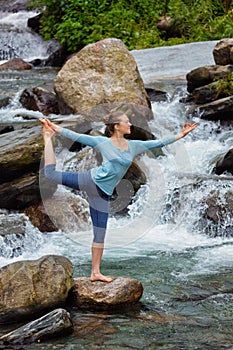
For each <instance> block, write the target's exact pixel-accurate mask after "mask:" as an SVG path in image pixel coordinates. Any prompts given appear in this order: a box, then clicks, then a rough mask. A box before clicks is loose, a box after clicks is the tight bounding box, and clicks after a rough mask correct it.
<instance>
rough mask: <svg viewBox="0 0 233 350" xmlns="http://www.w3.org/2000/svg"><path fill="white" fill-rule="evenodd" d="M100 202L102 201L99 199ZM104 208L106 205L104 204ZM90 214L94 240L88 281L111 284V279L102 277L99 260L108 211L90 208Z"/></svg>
mask: <svg viewBox="0 0 233 350" xmlns="http://www.w3.org/2000/svg"><path fill="white" fill-rule="evenodd" d="M101 200H104V199H102V198H101ZM104 206H105V207H106V203H105V204H104ZM90 214H91V219H92V224H93V233H94V239H93V243H92V249H91V250H92V269H91V277H90V280H91V281H92V282H94V281H103V282H112V278H111V277H107V276H104V275H103V274H102V273H101V272H100V265H101V259H102V255H103V251H104V238H105V233H106V228H107V221H108V211H107V212H102V211H100V210H98V209H94V208H93V207H90Z"/></svg>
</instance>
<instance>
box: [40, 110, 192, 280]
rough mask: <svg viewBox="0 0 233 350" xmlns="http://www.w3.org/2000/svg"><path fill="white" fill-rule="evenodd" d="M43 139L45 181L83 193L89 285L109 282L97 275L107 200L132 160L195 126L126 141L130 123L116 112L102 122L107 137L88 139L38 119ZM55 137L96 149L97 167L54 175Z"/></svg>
mask: <svg viewBox="0 0 233 350" xmlns="http://www.w3.org/2000/svg"><path fill="white" fill-rule="evenodd" d="M40 122H41V123H42V131H43V138H44V144H45V147H44V162H45V164H44V165H45V168H44V172H45V177H46V178H48V179H49V180H51V181H54V182H56V183H58V184H63V185H65V186H68V187H71V188H75V189H79V190H81V191H85V192H86V193H87V197H88V202H89V206H90V215H91V219H92V224H93V233H94V238H93V243H92V271H91V276H90V280H91V281H93V282H94V281H103V282H111V281H112V278H111V277H108V276H104V275H102V274H101V272H100V263H101V259H102V254H103V249H104V238H105V232H106V227H107V221H108V213H109V200H110V196H111V195H112V193H113V191H114V188H115V187H116V186H117V184H118V183H119V182H120V181H121V179H122V178H123V176H124V175H125V173H126V172H127V170H128V168H129V167H130V165H131V163H132V161H133V159H134V157H135V156H136V155H137V154H140V153H142V152H144V151H146V150H150V149H153V148H156V147H163V146H165V145H168V144H170V143H173V142H175V141H177V140H179V139H181V138H182V137H184V136H186V135H187V134H188V133H189V132H191V131H192V130H194V129H195V128H196V126H197V123H194V124H185V125H184V126H183V129H182V132H181V133H180V134H178V135H176V136H173V137H170V138H167V139H164V140H149V141H141V140H127V139H126V138H125V137H124V136H125V135H126V134H130V132H131V131H130V127H131V123H130V121H129V119H128V117H127V115H126V114H125V113H123V112H120V111H116V112H113V113H111V114H110V115H109V116H108V118H106V120H105V124H106V130H105V135H107V136H108V137H107V136H90V135H85V134H78V133H76V132H74V131H71V130H68V129H65V128H62V127H60V126H58V125H55V124H54V123H52V122H51V121H49V120H48V119H43V118H40ZM54 133H59V134H61V135H62V136H64V137H67V138H69V139H71V140H73V141H78V142H80V143H82V144H84V145H86V146H90V147H94V148H96V149H97V150H98V151H99V152H100V153H101V155H102V158H103V160H102V163H101V165H100V166H98V167H96V168H94V169H91V170H90V171H86V172H59V171H56V169H55V166H56V159H55V154H54V149H53V143H52V137H53V135H54Z"/></svg>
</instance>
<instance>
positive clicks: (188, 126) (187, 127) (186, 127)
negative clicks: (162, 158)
mask: <svg viewBox="0 0 233 350" xmlns="http://www.w3.org/2000/svg"><path fill="white" fill-rule="evenodd" d="M197 126H198V123H193V124H190V123H186V124H184V126H183V128H182V135H183V136H182V137H185V136H186V135H187V134H188V133H190V132H191V131H193V130H194V129H195V128H196V127H197Z"/></svg>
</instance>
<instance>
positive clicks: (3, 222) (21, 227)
mask: <svg viewBox="0 0 233 350" xmlns="http://www.w3.org/2000/svg"><path fill="white" fill-rule="evenodd" d="M0 227H1V232H0V235H1V236H6V235H9V234H17V235H22V234H24V233H25V229H26V218H25V216H24V215H22V214H1V213H0Z"/></svg>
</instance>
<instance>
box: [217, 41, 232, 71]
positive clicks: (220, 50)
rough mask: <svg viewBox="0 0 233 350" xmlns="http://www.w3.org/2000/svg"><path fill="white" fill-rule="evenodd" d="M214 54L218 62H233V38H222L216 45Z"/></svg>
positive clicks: (225, 63)
mask: <svg viewBox="0 0 233 350" xmlns="http://www.w3.org/2000/svg"><path fill="white" fill-rule="evenodd" d="M213 56H214V61H215V63H216V64H220V65H227V64H233V39H232V38H225V39H222V40H220V41H219V42H218V43H217V45H216V46H215V47H214V50H213Z"/></svg>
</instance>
